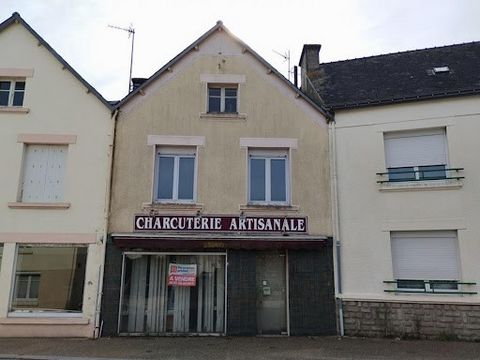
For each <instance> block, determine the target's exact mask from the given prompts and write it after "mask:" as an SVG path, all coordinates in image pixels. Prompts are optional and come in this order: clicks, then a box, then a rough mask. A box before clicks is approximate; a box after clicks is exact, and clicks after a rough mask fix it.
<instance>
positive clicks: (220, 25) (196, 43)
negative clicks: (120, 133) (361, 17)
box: [116, 20, 333, 122]
mask: <svg viewBox="0 0 480 360" xmlns="http://www.w3.org/2000/svg"><path fill="white" fill-rule="evenodd" d="M220 28H221V29H222V30H223V31H225V33H227V34H228V35H229V36H230V37H231V38H232V39H234V40H235V41H237V42H238V43H239V44H240V45H241V46H242V47H243V48H244V49H245V50H246V51H247V52H249V53H250V54H252V55H253V56H254V57H255V58H256V59H257V60H258V61H259V62H260V63H262V64H263V65H264V66H265V67H266V68H267V69H269V70H271V71H272V73H273V74H275V75H276V76H277V77H278V78H279V79H280V80H282V81H283V82H284V83H285V84H286V85H287V86H288V87H289V88H290V89H292V90H293V91H294V92H295V93H296V94H297V95H298V96H299V97H301V98H302V99H304V100H305V101H306V102H307V103H308V104H310V105H311V106H312V107H314V108H315V109H316V110H317V111H319V112H320V113H321V114H322V115H323V116H325V118H326V120H327V122H328V121H329V120H332V119H333V114H332V113H331V112H330V111H328V110H327V109H326V108H324V107H323V106H321V105H319V104H317V103H316V102H314V101H313V100H312V99H310V98H309V97H308V96H307V95H305V94H304V93H303V92H302V91H301V90H300V89H299V88H297V87H296V86H295V85H294V84H292V83H291V82H290V81H289V80H288V79H286V78H285V76H283V75H282V74H281V73H280V72H279V71H278V70H277V69H275V67H273V66H272V65H270V64H269V63H268V62H267V61H266V60H265V59H264V58H263V57H261V56H260V55H259V54H258V53H257V52H255V51H254V50H253V49H252V48H251V47H250V46H248V45H247V44H246V43H245V42H243V41H242V40H240V39H239V38H238V37H237V36H235V35H234V34H232V33H231V32H230V30H228V29H227V27H226V26H225V25H223V22H222V21H220V20H219V21H217V23H216V24H215V26H213V27H212V28H211V29H210V30H208V31H207V32H205V33H204V34H203V35H202V36H200V37H199V38H198V39H197V40H195V41H194V42H193V43H191V44H190V45H189V46H187V47H186V48H185V49H184V50H183V51H182V52H180V53H179V54H178V55H176V56H175V57H174V58H173V59H172V60H170V61H169V62H167V63H166V64H165V65H164V66H163V67H161V68H160V69H159V70H157V71H156V72H155V73H154V74H153V75H152V76H150V77H149V78H148V80H147V81H145V82H144V83H143V84H142V85H141V86H139V87H138V88H137V89H135V90H134V91H132V92H130V93H129V94H128V95H127V96H125V97H124V98H123V99H122V100H121V101H120V102H119V103H118V104H117V106H116V108H117V109H119V108H120V107H122V106H123V105H124V104H126V103H127V102H128V101H129V100H130V99H132V98H133V97H134V96H135V95H136V94H138V93H139V92H140V91H142V90H143V89H144V88H146V87H147V86H149V85H150V84H151V83H153V82H154V81H155V80H156V79H157V78H158V77H159V76H160V75H162V74H163V73H164V72H165V71H167V70H168V69H169V68H171V67H172V66H173V65H174V64H175V63H177V62H178V61H180V60H181V59H183V58H184V57H185V56H186V55H187V54H188V53H190V51H192V50H194V49H195V48H196V47H197V46H199V45H200V44H201V43H202V42H203V41H205V40H206V39H207V38H208V37H210V35H212V34H213V33H214V32H215V31H217V30H218V29H220Z"/></svg>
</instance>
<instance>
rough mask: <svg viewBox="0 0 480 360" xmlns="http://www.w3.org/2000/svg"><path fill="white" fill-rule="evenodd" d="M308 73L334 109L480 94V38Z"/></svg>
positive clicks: (341, 63)
mask: <svg viewBox="0 0 480 360" xmlns="http://www.w3.org/2000/svg"><path fill="white" fill-rule="evenodd" d="M445 66H447V67H448V69H449V71H447V72H438V73H434V71H433V69H434V68H438V67H445ZM309 77H310V80H312V83H313V84H314V87H315V89H316V90H317V92H318V93H319V95H320V96H321V97H322V99H323V101H324V102H325V105H326V107H327V108H330V109H347V108H355V107H363V106H370V105H379V104H389V103H399V102H406V101H415V100H425V99H434V98H443V97H451V96H461V95H471V94H480V41H479V42H471V43H464V44H457V45H449V46H442V47H435V48H429V49H423V50H413V51H405V52H398V53H392V54H386V55H378V56H370V57H365V58H359V59H353V60H344V61H337V62H330V63H321V64H319V68H318V69H314V70H313V71H310V72H309Z"/></svg>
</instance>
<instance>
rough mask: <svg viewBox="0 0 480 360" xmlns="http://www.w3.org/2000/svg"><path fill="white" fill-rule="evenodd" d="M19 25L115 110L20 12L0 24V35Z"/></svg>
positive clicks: (97, 96)
mask: <svg viewBox="0 0 480 360" xmlns="http://www.w3.org/2000/svg"><path fill="white" fill-rule="evenodd" d="M14 23H18V24H21V25H22V26H23V27H24V28H25V29H27V30H28V31H29V32H30V34H32V35H33V36H34V37H35V38H36V39H37V41H38V43H39V44H40V45H42V46H44V47H45V48H46V49H47V50H48V51H49V52H50V53H51V54H52V55H53V56H54V57H55V58H56V59H57V60H58V61H59V62H60V63H61V64H62V65H63V67H64V68H65V69H66V70H68V71H70V73H71V74H72V75H73V76H74V77H75V78H77V80H78V81H80V82H81V83H82V84H83V85H84V86H85V87H86V88H87V89H88V91H89V92H91V93H92V94H93V95H95V97H96V98H97V99H98V100H100V101H101V102H102V103H103V104H104V105H105V106H106V107H107V108H108V109H109V110H114V108H115V107H114V106H112V105H111V104H110V102H108V101H107V100H106V99H105V98H104V97H103V96H102V95H101V94H100V93H99V92H98V91H97V90H96V89H95V88H94V87H93V86H92V85H90V84H89V83H88V82H87V81H86V80H85V79H84V78H83V77H81V76H80V74H79V73H78V72H76V71H75V69H74V68H72V67H71V66H70V65H69V64H68V63H67V62H66V61H65V59H64V58H62V57H61V56H60V55H59V54H58V53H57V52H56V51H55V50H54V49H53V48H52V47H51V46H50V45H49V44H48V43H47V42H46V41H45V40H44V39H43V38H42V37H41V36H40V35H38V33H37V32H36V31H35V30H33V29H32V28H31V27H30V25H28V23H27V22H26V21H25V20H23V19H22V17H21V16H20V14H19V13H18V12H14V13H13V14H12V16H10V17H9V18H8V19H7V20H5V21H4V22H2V23H0V33H1V32H2V31H3V30H5V29H6V28H8V27H9V26H10V25H12V24H14Z"/></svg>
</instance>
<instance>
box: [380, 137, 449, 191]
mask: <svg viewBox="0 0 480 360" xmlns="http://www.w3.org/2000/svg"><path fill="white" fill-rule="evenodd" d="M384 140H385V161H386V166H387V171H388V181H389V182H401V181H420V180H439V179H446V178H447V170H448V169H447V168H448V166H447V139H446V134H445V128H440V129H428V130H418V131H397V132H390V133H385V134H384Z"/></svg>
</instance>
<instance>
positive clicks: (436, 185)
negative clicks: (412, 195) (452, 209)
mask: <svg viewBox="0 0 480 360" xmlns="http://www.w3.org/2000/svg"><path fill="white" fill-rule="evenodd" d="M462 186H463V183H462V182H460V181H458V180H453V181H416V182H408V181H407V182H404V183H398V182H395V183H384V184H382V185H380V186H379V188H378V189H379V190H380V191H383V192H393V191H421V190H455V189H460V188H461V187H462Z"/></svg>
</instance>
